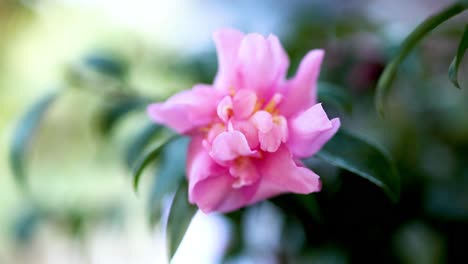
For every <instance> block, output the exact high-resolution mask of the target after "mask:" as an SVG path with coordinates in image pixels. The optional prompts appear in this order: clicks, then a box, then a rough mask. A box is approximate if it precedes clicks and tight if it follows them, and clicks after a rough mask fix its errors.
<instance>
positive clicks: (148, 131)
mask: <svg viewBox="0 0 468 264" xmlns="http://www.w3.org/2000/svg"><path fill="white" fill-rule="evenodd" d="M163 130H164V127H163V126H161V125H158V124H154V123H151V124H149V125H148V126H146V127H144V128H143V129H142V130H141V131H140V132H139V133H137V134H136V135H135V137H134V138H132V140H131V141H130V143H129V144H128V147H127V149H126V150H125V164H126V165H127V167H128V168H132V167H133V166H134V165H135V162H136V160H137V159H138V157H139V156H140V155H141V153H142V152H143V150H144V149H145V147H146V146H147V145H148V144H149V143H150V142H151V140H153V139H154V138H155V137H156V136H157V135H159V134H160V133H161V132H162V131H163Z"/></svg>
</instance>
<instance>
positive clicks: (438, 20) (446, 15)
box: [375, 3, 468, 115]
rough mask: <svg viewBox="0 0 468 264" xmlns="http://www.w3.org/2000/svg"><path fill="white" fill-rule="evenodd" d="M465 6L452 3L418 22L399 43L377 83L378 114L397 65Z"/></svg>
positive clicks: (465, 7) (381, 113)
mask: <svg viewBox="0 0 468 264" xmlns="http://www.w3.org/2000/svg"><path fill="white" fill-rule="evenodd" d="M467 8H468V4H466V3H454V4H452V5H450V6H448V7H447V8H445V9H443V10H442V11H440V12H439V13H436V14H434V15H432V16H430V17H428V18H427V19H426V20H424V21H423V22H422V23H421V24H419V26H418V27H416V29H414V30H413V32H411V34H409V36H408V37H406V39H405V40H404V41H403V43H402V44H401V47H400V51H399V52H398V54H397V55H396V56H395V57H394V58H393V59H392V60H391V61H390V63H389V64H388V65H387V66H386V67H385V69H384V71H383V73H382V75H381V76H380V78H379V81H378V83H377V91H376V97H375V104H376V107H377V111H378V112H379V114H380V115H383V112H384V108H385V105H384V104H385V99H386V97H387V95H388V92H389V89H390V87H391V85H392V82H393V80H394V79H395V76H396V72H397V70H398V67H399V66H400V64H401V63H402V62H403V60H404V59H405V58H406V57H407V56H408V54H409V53H410V52H411V51H412V50H413V49H414V47H415V46H416V45H417V44H419V42H421V40H422V39H423V38H424V37H425V36H427V34H429V33H430V32H431V31H432V30H433V29H434V28H436V27H437V26H439V25H440V24H442V23H443V22H445V21H447V20H448V19H450V18H452V17H453V16H455V15H457V14H459V13H461V12H463V11H464V10H465V9H467Z"/></svg>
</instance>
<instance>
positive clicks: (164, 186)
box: [149, 137, 189, 224]
mask: <svg viewBox="0 0 468 264" xmlns="http://www.w3.org/2000/svg"><path fill="white" fill-rule="evenodd" d="M188 144H189V138H187V137H179V138H177V140H174V141H172V142H170V143H168V144H167V146H166V147H165V148H164V150H163V155H162V159H161V162H160V165H159V168H158V170H157V171H156V177H155V179H154V182H153V185H152V187H151V196H150V203H149V207H150V223H151V224H155V223H156V222H157V221H158V220H159V219H160V218H161V202H162V198H163V197H164V196H165V195H166V194H168V193H172V192H174V191H176V189H177V186H179V184H180V182H181V181H182V180H183V179H184V176H185V168H186V167H185V163H186V157H187V154H186V153H187V147H188Z"/></svg>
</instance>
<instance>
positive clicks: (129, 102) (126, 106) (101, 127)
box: [97, 96, 148, 136]
mask: <svg viewBox="0 0 468 264" xmlns="http://www.w3.org/2000/svg"><path fill="white" fill-rule="evenodd" d="M106 100H108V102H105V103H106V104H105V105H104V107H103V109H102V110H101V111H100V113H99V115H98V118H97V128H98V132H99V134H100V135H102V136H107V135H109V134H110V133H111V132H112V131H113V129H114V128H115V126H116V125H117V124H118V122H119V121H120V120H122V119H123V118H124V117H125V116H126V115H127V114H129V113H131V112H133V111H136V110H141V109H144V108H145V107H146V106H147V104H148V100H147V99H143V98H141V97H137V96H122V97H119V98H111V100H110V101H109V99H108V98H106Z"/></svg>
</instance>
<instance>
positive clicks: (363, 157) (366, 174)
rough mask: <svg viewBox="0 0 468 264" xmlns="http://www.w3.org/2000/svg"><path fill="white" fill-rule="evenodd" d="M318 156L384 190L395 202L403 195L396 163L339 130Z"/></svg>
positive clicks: (368, 144) (373, 147)
mask: <svg viewBox="0 0 468 264" xmlns="http://www.w3.org/2000/svg"><path fill="white" fill-rule="evenodd" d="M317 156H318V157H319V158H321V159H323V160H325V161H327V162H329V163H331V164H333V165H335V166H337V167H340V168H342V169H345V170H348V171H351V172H353V173H355V174H357V175H359V176H361V177H363V178H366V179H367V180H369V181H371V182H372V183H374V184H376V185H377V186H379V187H381V188H382V189H383V190H384V191H385V192H386V193H387V194H388V195H389V196H390V198H391V199H392V200H393V201H395V202H396V201H398V199H399V196H400V178H399V175H398V173H397V170H396V168H395V165H394V164H393V162H392V161H391V160H390V159H389V158H388V157H387V155H385V154H384V153H383V152H382V151H381V150H379V149H378V148H376V147H375V146H373V145H372V144H370V143H368V142H366V141H364V140H362V139H360V138H358V137H356V136H354V135H351V134H349V133H347V132H345V131H342V130H340V131H338V133H336V135H335V136H334V137H333V138H332V139H331V140H330V141H329V142H328V143H327V144H326V145H325V146H324V147H323V148H322V150H320V152H319V153H318V154H317Z"/></svg>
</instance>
